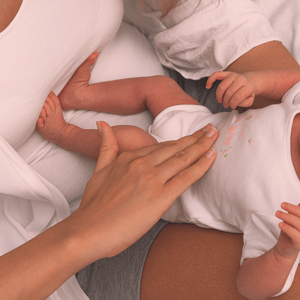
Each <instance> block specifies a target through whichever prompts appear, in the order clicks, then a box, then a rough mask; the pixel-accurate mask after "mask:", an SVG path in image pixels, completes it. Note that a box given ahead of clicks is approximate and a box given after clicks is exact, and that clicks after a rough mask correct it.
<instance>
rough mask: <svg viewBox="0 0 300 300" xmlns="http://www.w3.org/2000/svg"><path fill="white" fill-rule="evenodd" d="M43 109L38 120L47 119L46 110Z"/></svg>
mask: <svg viewBox="0 0 300 300" xmlns="http://www.w3.org/2000/svg"><path fill="white" fill-rule="evenodd" d="M44 107H45V105H44ZM44 107H43V108H42V110H41V113H40V118H42V119H43V120H44V119H46V118H47V115H46V110H45V108H44Z"/></svg>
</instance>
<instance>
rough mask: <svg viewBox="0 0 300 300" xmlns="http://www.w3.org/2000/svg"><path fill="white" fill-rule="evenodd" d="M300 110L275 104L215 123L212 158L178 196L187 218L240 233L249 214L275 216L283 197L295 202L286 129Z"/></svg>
mask: <svg viewBox="0 0 300 300" xmlns="http://www.w3.org/2000/svg"><path fill="white" fill-rule="evenodd" d="M297 113H298V114H297ZM299 113H300V108H298V109H295V108H291V107H290V106H288V105H284V104H280V105H273V106H270V107H268V108H267V109H262V110H249V111H248V112H246V113H243V114H238V113H237V112H232V113H230V115H229V117H228V118H226V119H224V120H223V119H221V120H220V122H219V123H215V124H214V125H215V126H216V127H217V129H218V131H219V138H218V140H217V141H216V143H215V144H214V149H215V150H216V151H217V159H216V161H215V162H214V164H213V166H212V167H211V169H210V170H209V171H208V172H207V173H206V174H205V175H204V176H203V177H202V178H201V179H200V180H199V181H198V182H197V183H195V184H194V185H193V186H192V187H191V188H190V189H189V190H188V191H187V192H186V193H184V194H183V196H182V197H181V201H182V202H183V203H184V210H185V212H186V213H187V215H188V216H189V218H191V219H193V218H196V217H197V219H198V220H200V219H202V220H203V226H208V227H217V228H218V229H223V230H228V231H234V232H235V231H243V230H244V227H245V226H246V224H247V220H248V218H249V214H250V213H251V212H262V213H264V214H267V215H269V214H270V215H272V216H274V215H275V212H276V210H278V209H280V204H281V203H282V202H283V201H288V202H290V203H294V204H298V203H299V199H300V183H299V178H298V177H297V174H296V171H295V168H294V164H293V161H292V158H291V130H292V128H294V127H295V126H293V123H295V124H296V123H297V122H299V121H298V120H299V116H300V115H299ZM296 114H297V118H296V119H295V121H294V116H295V115H296ZM270 125H271V126H270ZM298 136H299V134H298ZM298 140H299V138H298ZM294 142H295V138H294V139H293V143H294ZM298 153H299V150H298ZM198 199H199V200H200V201H199V200H198ZM191 201H192V202H193V204H191ZM195 203H197V204H195Z"/></svg>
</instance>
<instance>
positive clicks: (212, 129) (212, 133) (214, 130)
mask: <svg viewBox="0 0 300 300" xmlns="http://www.w3.org/2000/svg"><path fill="white" fill-rule="evenodd" d="M216 133H217V129H216V128H215V127H211V128H210V129H209V130H208V131H207V132H206V134H205V136H206V137H213V136H214V135H215V134H216Z"/></svg>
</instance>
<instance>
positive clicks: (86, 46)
mask: <svg viewBox="0 0 300 300" xmlns="http://www.w3.org/2000/svg"><path fill="white" fill-rule="evenodd" d="M122 16H123V2H122V1H121V0H109V1H107V0H102V1H101V0H89V1H83V0H64V1H61V0H51V1H46V0H23V3H22V5H21V7H20V9H19V11H18V13H17V15H16V17H15V18H14V20H13V21H12V22H11V24H10V25H9V26H8V27H7V28H6V29H5V30H4V31H2V32H1V33H0V53H1V55H0V70H1V78H0V82H1V83H0V107H1V110H0V135H1V136H2V137H3V138H4V139H5V140H6V141H7V142H8V143H9V144H10V145H11V146H12V147H13V148H15V149H16V148H18V147H19V146H20V145H22V144H23V143H24V142H25V141H26V140H27V139H28V138H29V137H30V136H31V134H32V133H33V132H34V130H35V125H36V120H37V118H38V116H39V114H40V111H41V109H42V106H43V103H44V101H45V99H46V96H47V95H48V93H49V92H50V91H51V90H54V91H55V92H56V93H58V92H59V91H60V90H61V89H62V87H63V85H64V84H65V83H66V82H67V80H68V79H69V77H70V76H71V74H72V73H73V72H74V71H75V70H76V68H77V67H78V66H79V65H80V64H81V63H82V62H83V61H84V60H85V59H86V58H87V57H88V56H89V55H90V54H91V53H92V52H93V51H95V50H97V51H101V50H102V49H103V48H104V46H105V45H106V44H107V43H108V42H109V41H110V40H111V39H112V38H113V37H114V35H115V34H116V32H117V30H118V28H119V26H120V24H121V20H122Z"/></svg>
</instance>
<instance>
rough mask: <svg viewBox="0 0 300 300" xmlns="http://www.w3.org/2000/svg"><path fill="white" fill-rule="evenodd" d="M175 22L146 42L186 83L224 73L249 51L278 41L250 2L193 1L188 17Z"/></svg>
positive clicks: (241, 0)
mask: <svg viewBox="0 0 300 300" xmlns="http://www.w3.org/2000/svg"><path fill="white" fill-rule="evenodd" d="M195 1H196V0H194V1H192V2H195ZM190 2H191V0H190ZM178 11H179V8H178ZM178 11H175V12H174V13H177V15H178V13H179V12H178ZM181 11H182V13H183V14H184V13H185V12H184V10H183V9H182V10H181ZM177 19H178V20H180V22H178V23H177V24H175V25H174V26H172V27H171V28H167V29H165V30H163V31H161V32H159V33H156V34H152V35H150V36H149V39H150V41H151V43H152V45H153V47H154V49H155V52H156V54H157V56H158V58H159V60H160V62H161V63H162V64H163V65H164V66H166V67H169V68H171V69H175V70H177V71H178V72H179V73H181V74H182V75H183V76H184V77H185V78H189V79H199V78H202V77H205V76H210V75H211V74H212V73H213V72H215V71H220V70H224V69H226V68H227V67H228V66H229V65H230V64H231V63H232V62H234V61H235V60H236V59H237V58H239V57H240V56H242V55H243V54H245V53H246V52H248V51H249V50H250V49H252V48H253V47H256V46H258V45H260V44H263V43H266V42H270V41H274V40H279V38H278V36H277V35H276V33H275V31H274V30H273V29H272V27H271V25H270V23H269V20H268V19H267V18H266V17H265V16H264V15H263V13H262V12H261V11H260V9H259V7H258V6H257V5H256V4H255V3H254V2H253V1H251V0H221V1H219V0H202V1H200V3H199V1H197V5H196V8H195V9H194V10H193V11H192V13H191V14H188V15H187V16H186V17H185V18H184V19H183V20H182V19H181V18H180V17H178V16H177Z"/></svg>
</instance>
